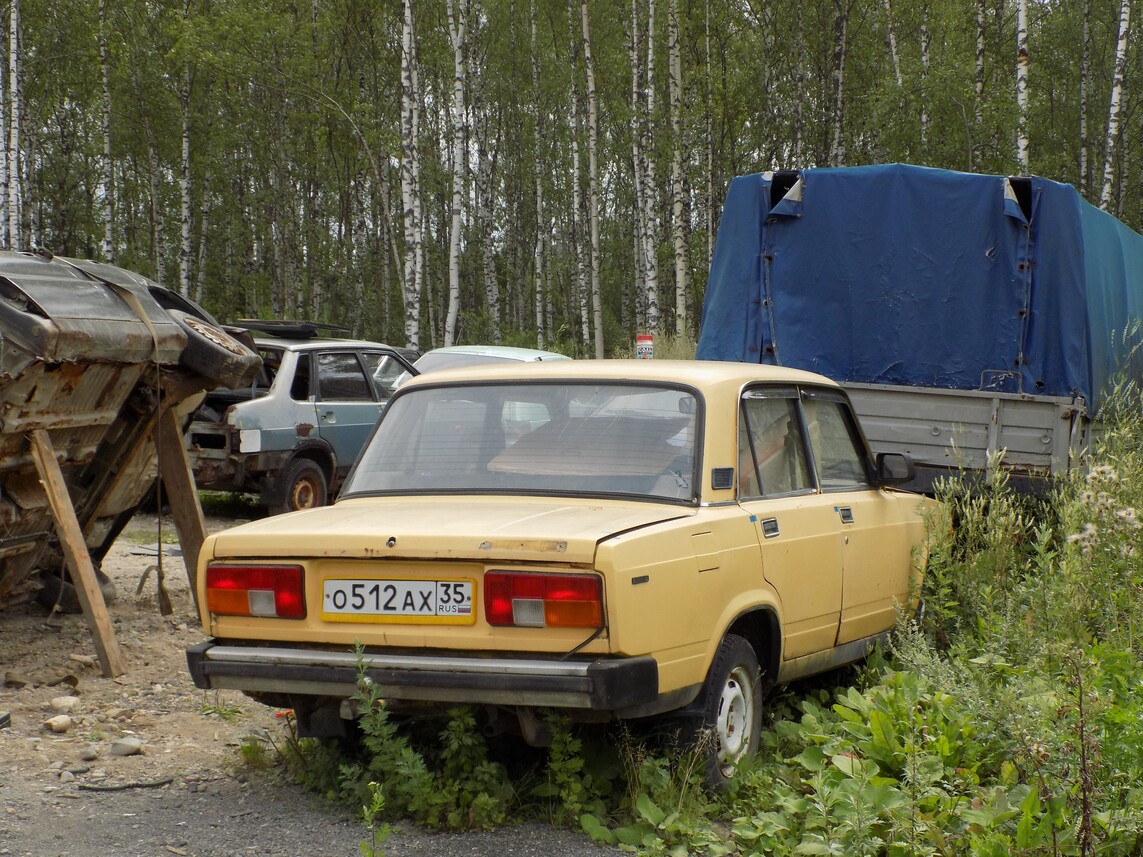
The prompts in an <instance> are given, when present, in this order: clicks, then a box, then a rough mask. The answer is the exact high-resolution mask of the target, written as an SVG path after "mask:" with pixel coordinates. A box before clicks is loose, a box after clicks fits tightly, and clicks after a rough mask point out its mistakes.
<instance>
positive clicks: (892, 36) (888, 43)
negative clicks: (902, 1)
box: [884, 0, 905, 89]
mask: <svg viewBox="0 0 1143 857" xmlns="http://www.w3.org/2000/svg"><path fill="white" fill-rule="evenodd" d="M884 5H885V47H887V48H888V49H889V58H890V59H891V60H892V61H893V78H894V79H895V80H896V81H897V88H898V89H900V88H901V87H902V86H904V85H905V83H904V80H903V79H902V77H901V59H900V56H899V55H898V53H897V34H896V32H895V31H894V29H893V5H892V0H884Z"/></svg>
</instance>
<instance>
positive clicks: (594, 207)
mask: <svg viewBox="0 0 1143 857" xmlns="http://www.w3.org/2000/svg"><path fill="white" fill-rule="evenodd" d="M579 9H580V20H581V22H582V24H583V65H584V72H585V75H586V78H587V193H588V200H587V220H588V227H589V229H590V231H591V244H590V245H589V248H588V249H589V252H590V253H591V315H592V321H593V327H594V339H595V356H596V357H597V358H600V359H602V358H603V356H604V354H603V345H604V343H603V304H602V301H601V296H600V284H599V281H600V272H599V264H600V260H599V101H598V99H597V97H596V92H595V63H594V62H593V60H592V56H591V26H590V23H589V21H588V16H587V0H580V4H579Z"/></svg>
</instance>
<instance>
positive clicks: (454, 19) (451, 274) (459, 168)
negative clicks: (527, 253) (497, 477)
mask: <svg viewBox="0 0 1143 857" xmlns="http://www.w3.org/2000/svg"><path fill="white" fill-rule="evenodd" d="M467 28H468V8H467V2H466V0H448V32H449V39H450V40H451V42H452V57H453V76H452V157H451V160H452V208H451V210H450V214H451V221H450V226H449V238H448V312H447V314H446V315H445V329H444V344H445V345H446V346H448V345H454V344H455V343H456V322H457V318H458V316H459V314H460V230H461V226H462V216H461V215H462V213H463V206H464V185H465V173H466V170H465V165H466V164H467V162H468V159H467V156H466V154H465V148H464V138H465V131H466V128H465V111H464V87H465V77H466V75H467V71H468V68H467V64H468V61H467V58H466V56H465V52H466V50H467V46H466V44H465V42H466V38H467Z"/></svg>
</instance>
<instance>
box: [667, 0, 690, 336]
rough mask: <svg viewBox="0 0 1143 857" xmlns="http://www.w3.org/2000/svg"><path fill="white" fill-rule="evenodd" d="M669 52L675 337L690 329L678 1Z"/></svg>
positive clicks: (670, 29)
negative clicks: (688, 327)
mask: <svg viewBox="0 0 1143 857" xmlns="http://www.w3.org/2000/svg"><path fill="white" fill-rule="evenodd" d="M667 49H668V52H669V55H670V98H671V143H672V145H671V221H672V224H671V225H672V229H673V234H674V239H675V335H676V336H682V335H683V334H684V333H686V330H687V292H688V291H689V287H690V283H689V276H688V274H689V270H688V268H689V265H690V260H689V259H688V258H687V229H686V223H685V222H684V220H685V218H686V189H685V187H684V182H683V61H682V48H681V46H680V44H679V0H671V5H670V7H669V11H668V13H667Z"/></svg>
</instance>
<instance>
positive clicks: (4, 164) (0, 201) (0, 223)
mask: <svg viewBox="0 0 1143 857" xmlns="http://www.w3.org/2000/svg"><path fill="white" fill-rule="evenodd" d="M0 68H2V66H0ZM9 97H10V96H9V93H8V91H7V90H5V89H4V87H3V83H2V81H0V139H2V140H3V153H2V154H0V248H2V249H5V250H11V249H12V234H11V232H9V231H8V201H9V200H10V199H11V198H12V190H11V183H10V180H9V179H10V175H11V174H10V173H9V171H8V140H7V138H6V137H4V134H3V131H4V129H5V128H6V127H8V100H9Z"/></svg>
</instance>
